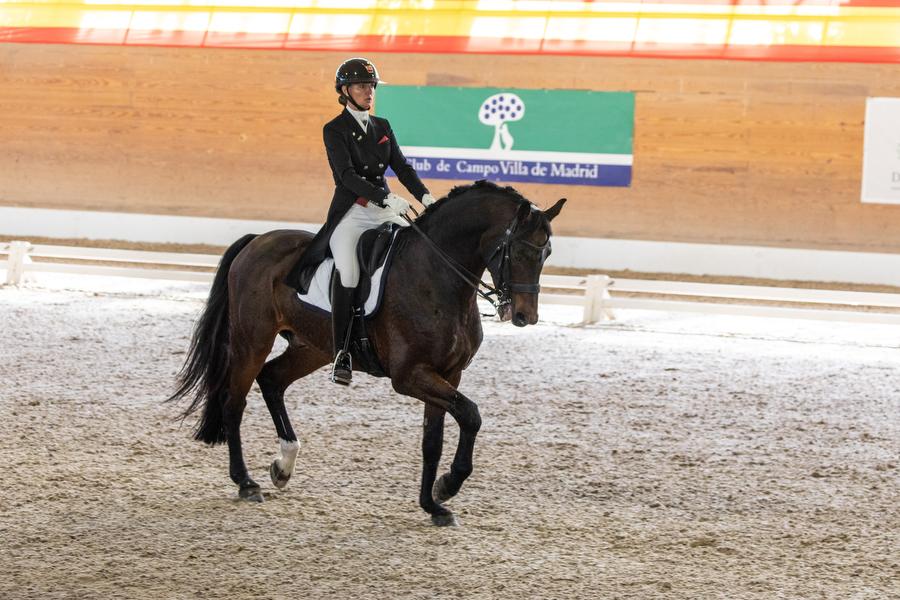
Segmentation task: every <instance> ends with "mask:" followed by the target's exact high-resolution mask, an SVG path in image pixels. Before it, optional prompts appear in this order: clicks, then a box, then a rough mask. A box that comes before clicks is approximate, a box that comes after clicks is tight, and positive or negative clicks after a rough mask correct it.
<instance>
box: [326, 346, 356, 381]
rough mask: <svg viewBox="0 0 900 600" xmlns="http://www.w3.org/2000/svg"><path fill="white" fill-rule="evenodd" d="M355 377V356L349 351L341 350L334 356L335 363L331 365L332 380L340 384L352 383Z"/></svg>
mask: <svg viewBox="0 0 900 600" xmlns="http://www.w3.org/2000/svg"><path fill="white" fill-rule="evenodd" d="M352 379H353V358H352V357H351V356H350V353H349V352H346V351H344V350H341V351H340V352H338V354H337V356H335V357H334V365H332V367H331V381H333V382H334V383H338V384H340V385H350V381H351V380H352Z"/></svg>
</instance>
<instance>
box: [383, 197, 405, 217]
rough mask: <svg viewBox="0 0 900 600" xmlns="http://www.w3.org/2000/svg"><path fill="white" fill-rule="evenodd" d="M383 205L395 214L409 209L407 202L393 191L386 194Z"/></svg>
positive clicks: (400, 213) (398, 214)
mask: <svg viewBox="0 0 900 600" xmlns="http://www.w3.org/2000/svg"><path fill="white" fill-rule="evenodd" d="M384 205H385V206H386V207H387V208H389V209H391V211H392V212H393V213H394V214H395V215H397V216H400V215H402V214H403V213H405V212H406V211H408V210H409V202H407V201H406V200H404V199H403V198H401V197H400V196H398V195H397V194H395V193H393V192H391V193H390V194H388V195H387V198H385V199H384Z"/></svg>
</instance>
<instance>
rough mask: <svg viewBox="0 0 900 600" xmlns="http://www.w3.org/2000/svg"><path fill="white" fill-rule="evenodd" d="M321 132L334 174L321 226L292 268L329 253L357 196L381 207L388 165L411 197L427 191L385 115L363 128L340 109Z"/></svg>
mask: <svg viewBox="0 0 900 600" xmlns="http://www.w3.org/2000/svg"><path fill="white" fill-rule="evenodd" d="M322 137H323V138H324V139H325V151H326V152H327V154H328V166H329V167H331V174H332V175H333V177H334V196H333V197H332V199H331V207H330V208H329V209H328V218H327V219H326V221H325V225H324V226H323V227H322V229H320V230H319V233H317V234H316V237H315V238H314V239H313V241H312V242H311V243H310V245H309V247H308V248H307V250H306V252H304V253H303V257H302V258H301V259H300V264H298V265H297V268H295V270H294V273H296V272H297V271H300V270H302V269H303V268H305V267H308V266H310V265H312V264H318V263H320V262H322V260H324V259H325V258H326V257H327V256H329V255H330V251H329V248H328V241H329V240H330V239H331V234H332V232H333V231H334V228H335V227H337V224H338V223H339V222H340V221H341V218H343V216H344V215H345V214H346V213H347V211H348V210H350V207H351V206H353V203H354V202H356V200H357V198H364V199H365V200H368V201H369V202H374V203H375V204H377V205H379V206H383V202H384V199H385V198H386V197H387V195H388V194H389V193H390V188H389V187H388V183H387V181H386V180H385V177H384V172H385V171H386V170H387V168H388V167H391V169H393V170H394V173H395V174H396V175H397V178H398V179H399V180H400V183H402V184H403V185H404V186H405V187H406V189H408V190H409V191H410V193H411V194H412V195H413V196H414V197H415V198H416V200H421V199H422V196H423V195H425V194H427V193H428V189H427V188H426V187H425V186H424V185H423V184H422V181H421V180H420V179H419V176H418V175H417V174H416V171H415V169H413V167H412V165H410V164H409V162H408V161H407V160H406V157H405V156H403V152H401V151H400V146H399V145H397V139H396V138H395V137H394V132H393V131H392V130H391V125H390V123H388V121H387V119H382V118H380V117H376V116H373V115H369V126H368V127H367V128H366V131H363V130H362V127H360V125H359V123H358V122H357V121H356V119H355V118H354V117H353V115H351V114H350V112H349V111H347V110H343V111H341V113H340V114H339V115H338V116H337V117H335V118H334V119H332V120H331V121H329V122H328V123H327V124H326V125H325V128H324V129H323V131H322ZM289 282H291V280H290V278H289Z"/></svg>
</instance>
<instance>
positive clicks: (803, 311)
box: [0, 241, 900, 324]
mask: <svg viewBox="0 0 900 600" xmlns="http://www.w3.org/2000/svg"><path fill="white" fill-rule="evenodd" d="M0 255H6V256H7V261H6V262H7V264H6V283H7V284H8V285H19V284H21V282H22V281H23V279H24V277H25V275H26V273H72V274H80V275H99V276H114V277H140V278H151V279H164V280H175V281H194V282H198V283H209V282H211V281H212V279H213V273H212V271H210V270H206V271H203V270H197V269H210V268H214V267H216V266H217V265H218V263H219V258H220V257H219V256H214V255H208V254H188V253H173V252H146V251H141V250H116V249H108V248H87V247H67V246H52V245H40V244H38V245H32V244H30V243H28V242H20V241H17V242H9V243H2V244H0ZM32 257H34V258H40V259H41V261H40V262H34V261H32V260H31V258H32ZM52 259H63V260H66V261H70V262H67V263H58V262H52ZM99 262H105V263H122V264H123V266H111V265H101V264H96V263H99ZM125 264H128V265H147V266H124V265H125ZM159 265H166V266H172V267H183V268H184V270H182V269H159V268H153V266H159ZM541 287H542V288H543V289H544V290H545V291H543V292H542V293H541V296H540V300H541V302H542V303H544V304H561V305H570V306H581V307H582V309H583V317H582V322H583V323H594V322H597V321H601V320H604V319H614V318H615V314H614V309H622V308H624V309H646V310H664V311H692V312H704V313H719V314H721V313H725V314H741V315H756V316H770V317H787V318H795V319H826V320H836V321H853V322H873V323H892V324H900V313H896V312H886V311H884V309H888V310H896V309H900V294H889V293H874V292H854V291H842V290H822V289H799V288H779V287H760V286H747V285H729V284H711V283H687V282H679V281H657V280H641V279H616V280H613V279H611V278H610V277H608V276H607V275H586V276H574V277H573V276H564V275H544V276H542V277H541ZM548 290H564V291H566V292H567V293H551V292H550V291H548ZM622 293H626V294H628V296H622V295H620V294H622ZM653 296H656V297H653ZM659 296H675V297H676V298H677V297H690V298H694V299H698V298H699V299H720V300H721V299H725V300H729V302H727V303H713V302H703V301H697V300H691V301H686V300H673V299H670V298H660V297H659ZM748 301H751V302H756V303H759V302H769V303H772V302H777V303H781V304H783V305H782V306H771V305H760V304H747V303H746V302H748ZM792 304H793V305H795V306H791V305H792ZM810 304H814V305H815V304H822V305H830V306H833V307H835V308H834V309H831V310H824V309H816V308H810V307H809V306H808V305H810ZM860 307H865V308H866V309H867V310H866V311H854V310H848V309H853V308H860Z"/></svg>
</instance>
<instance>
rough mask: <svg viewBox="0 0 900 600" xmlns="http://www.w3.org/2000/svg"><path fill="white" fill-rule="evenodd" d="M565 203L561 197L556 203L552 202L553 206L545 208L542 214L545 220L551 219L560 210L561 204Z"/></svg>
mask: <svg viewBox="0 0 900 600" xmlns="http://www.w3.org/2000/svg"><path fill="white" fill-rule="evenodd" d="M565 203H566V199H565V198H562V199H560V200H559V202H557V203H556V204H554V205H553V206H551V207H550V208H548V209H547V210H545V211H544V216H545V217H547V220H548V221H552V220H553V218H554V217H556V215H558V214H559V211H561V210H562V207H563V204H565Z"/></svg>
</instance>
